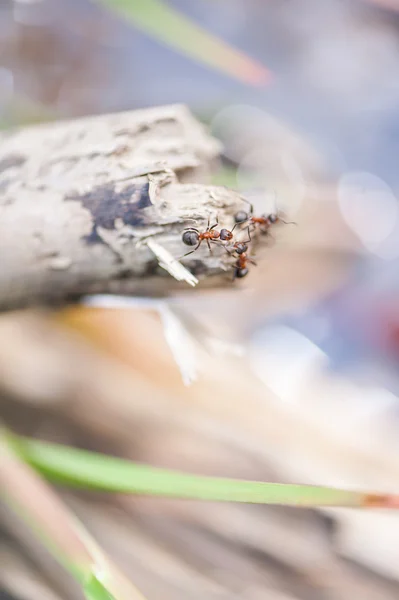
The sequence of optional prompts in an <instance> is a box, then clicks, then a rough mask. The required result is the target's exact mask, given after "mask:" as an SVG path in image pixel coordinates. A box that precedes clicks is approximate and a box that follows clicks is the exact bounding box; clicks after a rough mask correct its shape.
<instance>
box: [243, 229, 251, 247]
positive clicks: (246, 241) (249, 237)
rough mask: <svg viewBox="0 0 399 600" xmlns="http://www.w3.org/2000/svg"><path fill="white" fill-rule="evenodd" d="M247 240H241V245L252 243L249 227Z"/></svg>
mask: <svg viewBox="0 0 399 600" xmlns="http://www.w3.org/2000/svg"><path fill="white" fill-rule="evenodd" d="M247 231H248V239H247V240H242V243H243V244H247V243H248V242H252V238H251V233H250V231H249V227H248V230H247Z"/></svg>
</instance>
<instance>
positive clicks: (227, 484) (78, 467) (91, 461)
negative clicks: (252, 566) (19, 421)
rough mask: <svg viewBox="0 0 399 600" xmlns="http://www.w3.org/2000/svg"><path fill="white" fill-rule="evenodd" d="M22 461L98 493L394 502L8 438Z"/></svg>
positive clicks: (308, 502) (297, 502) (294, 502)
mask: <svg viewBox="0 0 399 600" xmlns="http://www.w3.org/2000/svg"><path fill="white" fill-rule="evenodd" d="M9 443H10V444H11V445H12V447H13V449H14V451H15V452H16V453H18V454H19V456H20V457H21V458H22V459H23V460H24V461H26V462H27V463H29V464H30V465H31V466H33V467H34V468H35V469H37V470H38V471H39V472H40V473H42V474H43V475H44V476H45V477H47V478H48V479H50V480H52V481H55V482H58V483H62V484H65V485H70V486H74V487H78V488H89V489H94V490H99V491H108V492H119V493H129V494H142V495H150V496H163V497H170V498H186V499H198V500H213V501H222V502H247V503H255V504H280V505H290V506H348V507H371V506H387V507H391V508H396V507H397V505H398V500H397V498H396V497H395V496H388V495H385V494H369V493H365V492H358V491H351V490H343V489H335V488H328V487H321V486H311V485H296V484H278V483H264V482H258V481H243V480H235V479H224V478H217V477H203V476H199V475H190V474H185V473H179V472H176V471H171V470H166V469H160V468H154V467H150V466H146V465H140V464H136V463H132V462H130V461H127V460H124V459H119V458H114V457H110V456H105V455H101V454H97V453H93V452H87V451H84V450H78V449H75V448H69V447H66V446H61V445H58V444H48V443H44V442H37V441H32V440H28V439H26V438H19V437H16V436H12V437H9Z"/></svg>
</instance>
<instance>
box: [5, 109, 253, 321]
mask: <svg viewBox="0 0 399 600" xmlns="http://www.w3.org/2000/svg"><path fill="white" fill-rule="evenodd" d="M219 150H220V147H219V144H218V142H216V141H215V140H214V139H213V138H211V137H210V136H209V135H208V134H207V133H206V132H205V131H204V129H203V128H202V126H201V125H200V124H199V123H198V122H197V121H196V120H195V119H194V118H193V117H192V116H191V115H190V113H189V112H188V110H187V109H186V108H185V107H183V106H168V107H160V108H153V109H147V110H140V111H131V112H126V113H119V114H114V115H103V116H97V117H87V118H83V119H78V120H76V121H71V122H59V123H50V124H45V125H40V126H35V127H30V128H26V129H23V130H19V131H16V132H11V133H9V132H6V133H5V134H3V136H2V137H0V256H1V269H0V310H9V309H16V308H22V307H26V306H31V305H34V304H52V303H58V302H61V303H62V302H65V301H69V300H72V299H76V298H78V297H80V296H82V295H86V294H92V293H118V294H134V295H151V296H164V295H169V294H172V293H174V292H176V291H177V290H180V289H190V288H189V286H188V285H187V283H185V282H178V281H176V280H174V279H173V278H172V277H171V276H170V275H169V274H168V273H167V272H166V271H165V270H164V269H162V268H160V265H159V260H158V259H157V257H156V256H155V255H154V250H151V249H150V247H148V246H147V245H146V243H145V242H146V241H147V240H148V239H151V240H152V241H153V242H156V244H155V245H154V244H152V246H153V248H155V247H156V246H157V244H158V245H161V246H162V247H163V248H165V249H166V251H167V252H169V253H170V254H171V255H172V256H173V257H174V258H179V257H181V256H182V255H183V254H184V253H185V252H187V250H188V248H187V246H185V245H184V244H183V243H182V240H181V236H182V231H183V229H184V228H185V227H187V226H190V225H193V224H194V223H193V219H195V220H196V221H197V224H198V226H199V227H202V226H206V222H207V219H208V215H211V219H212V218H216V215H217V216H218V218H219V221H220V222H221V224H223V225H224V226H227V227H229V226H230V227H231V226H232V225H233V214H234V212H236V211H237V210H238V209H240V208H241V209H242V208H243V206H245V205H243V202H242V199H241V198H240V196H239V195H238V194H236V193H234V192H232V191H230V190H227V189H225V188H218V187H212V186H206V185H201V184H199V183H195V184H194V183H188V182H190V181H193V180H197V181H198V180H199V181H201V180H204V178H206V177H207V175H208V174H209V171H210V169H211V166H212V162H213V161H215V159H216V157H217V154H218V152H219ZM212 215H213V216H212ZM203 246H204V247H201V248H200V249H199V250H198V251H197V252H196V253H195V254H193V255H191V256H190V257H187V258H186V259H184V261H183V262H184V264H185V266H186V267H187V268H189V269H190V271H191V272H192V273H193V274H194V275H195V276H197V277H198V278H199V279H200V280H201V285H203V284H205V283H207V284H208V285H210V286H212V287H216V286H220V285H223V284H226V283H228V282H229V280H230V277H229V276H227V275H226V274H225V272H224V271H226V269H228V267H229V261H230V263H231V259H229V257H228V255H227V253H226V252H223V249H222V248H216V245H215V248H216V249H215V252H214V254H213V256H211V255H210V254H209V250H208V249H207V248H206V245H205V244H203Z"/></svg>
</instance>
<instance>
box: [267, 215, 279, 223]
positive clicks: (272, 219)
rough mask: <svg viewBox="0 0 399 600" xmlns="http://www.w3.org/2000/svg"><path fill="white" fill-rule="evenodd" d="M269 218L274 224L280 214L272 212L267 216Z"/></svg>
mask: <svg viewBox="0 0 399 600" xmlns="http://www.w3.org/2000/svg"><path fill="white" fill-rule="evenodd" d="M267 220H268V221H269V223H271V224H272V225H273V224H274V223H277V221H278V220H279V218H278V215H276V214H275V213H272V214H271V215H269V216H268V217H267Z"/></svg>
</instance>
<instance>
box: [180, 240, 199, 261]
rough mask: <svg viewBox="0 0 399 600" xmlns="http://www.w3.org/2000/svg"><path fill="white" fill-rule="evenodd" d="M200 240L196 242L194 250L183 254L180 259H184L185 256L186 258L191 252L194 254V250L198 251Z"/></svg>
mask: <svg viewBox="0 0 399 600" xmlns="http://www.w3.org/2000/svg"><path fill="white" fill-rule="evenodd" d="M201 243H202V240H200V241H199V242H198V244H197V245H196V247H195V248H194V250H190V252H186V254H183V256H182V258H184V257H185V256H188V255H189V254H192V253H193V252H195V251H196V250H198V248H199V247H200V246H201Z"/></svg>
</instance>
